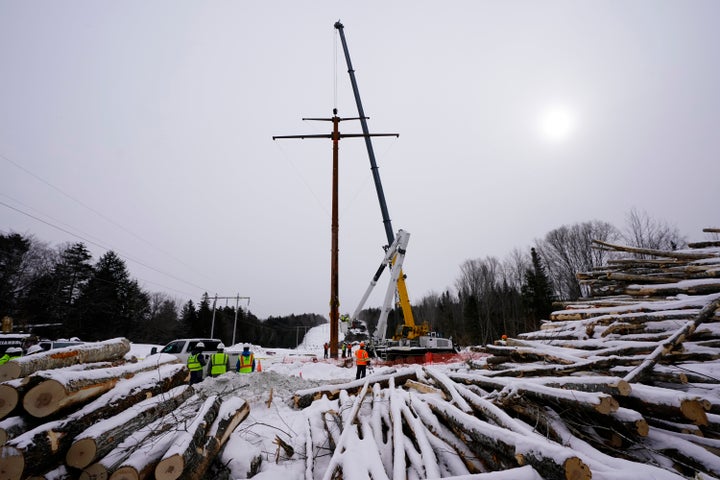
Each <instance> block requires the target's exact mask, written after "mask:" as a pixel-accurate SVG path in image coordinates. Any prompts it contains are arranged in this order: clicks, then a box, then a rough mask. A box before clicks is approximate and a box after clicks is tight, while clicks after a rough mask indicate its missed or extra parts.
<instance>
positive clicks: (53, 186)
mask: <svg viewBox="0 0 720 480" xmlns="http://www.w3.org/2000/svg"><path fill="white" fill-rule="evenodd" d="M0 158H2V159H3V160H5V161H7V162H9V163H11V164H12V165H14V166H15V167H16V168H18V169H20V170H22V171H23V172H25V173H26V174H28V175H30V176H31V177H33V178H34V179H36V180H37V181H39V182H42V183H44V184H45V185H47V186H48V187H50V188H52V189H53V190H55V191H57V192H58V193H60V194H61V195H63V196H64V197H66V198H68V199H70V200H72V201H73V202H75V203H77V204H78V205H80V206H81V207H83V208H85V209H87V210H89V211H91V212H93V213H94V214H95V215H97V216H99V217H100V218H102V219H103V220H105V221H106V222H108V223H110V224H111V225H114V226H115V227H117V228H119V229H120V230H122V231H124V232H126V233H128V234H130V235H132V236H133V237H135V238H137V239H138V240H140V241H141V242H143V243H145V244H147V245H149V246H150V247H152V248H154V249H156V250H157V251H159V252H161V253H164V254H165V255H167V256H168V257H170V258H172V259H173V260H175V261H176V262H178V263H180V264H182V265H184V266H186V267H188V268H190V269H191V270H193V271H195V272H196V273H200V274H202V272H198V270H197V269H196V268H194V267H193V266H192V265H189V264H187V263H185V262H184V261H182V260H181V259H179V258H177V257H175V256H174V255H172V254H171V253H169V252H167V251H165V250H163V249H162V248H160V247H158V246H157V245H154V244H153V243H152V242H150V241H149V240H146V239H145V238H143V237H141V236H140V235H138V234H136V233H135V232H133V231H132V230H130V229H129V228H126V227H125V226H123V225H121V224H119V223H117V222H116V221H115V220H113V219H112V218H110V217H108V216H107V215H104V214H103V213H102V212H100V211H98V210H96V209H94V208H93V207H91V206H89V205H87V204H85V203H84V202H82V201H81V200H79V199H77V198H75V197H73V196H72V195H70V194H69V193H66V192H65V191H64V190H62V189H61V188H60V187H57V186H56V185H54V184H52V183H50V182H49V181H47V180H45V179H44V178H42V177H40V176H39V175H37V174H35V173H33V172H31V171H30V170H28V169H27V168H25V167H23V166H22V165H20V164H19V163H17V162H15V161H14V160H12V159H11V158H8V157H7V156H6V155H4V154H2V153H0ZM206 278H207V277H206Z"/></svg>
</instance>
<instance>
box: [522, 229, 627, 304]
mask: <svg viewBox="0 0 720 480" xmlns="http://www.w3.org/2000/svg"><path fill="white" fill-rule="evenodd" d="M619 238H620V232H619V231H618V230H617V229H616V228H615V227H614V226H613V225H611V224H609V223H607V222H601V221H597V220H594V221H591V222H584V223H576V224H574V225H571V226H569V227H568V226H562V227H560V228H557V229H555V230H552V231H550V232H549V233H548V234H547V235H545V238H544V239H543V240H537V241H536V245H537V249H538V251H539V252H540V254H541V256H542V257H543V259H544V260H545V262H546V266H547V270H548V275H549V276H550V279H551V280H552V283H553V287H554V289H555V295H556V297H557V298H558V299H561V300H576V299H578V298H580V297H581V296H582V293H583V292H582V289H581V287H580V283H579V282H578V280H577V278H576V276H575V275H576V274H577V273H578V272H586V271H590V270H592V269H593V268H594V267H597V266H600V265H603V264H604V263H605V262H606V261H607V259H608V258H609V256H610V253H609V252H606V251H604V250H600V249H596V248H592V247H593V243H592V241H593V240H601V241H605V242H610V243H612V242H615V241H617V240H618V239H619Z"/></svg>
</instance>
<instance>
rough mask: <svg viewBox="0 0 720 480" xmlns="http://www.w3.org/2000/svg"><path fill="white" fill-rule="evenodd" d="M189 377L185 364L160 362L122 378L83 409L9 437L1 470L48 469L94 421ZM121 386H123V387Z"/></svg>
mask: <svg viewBox="0 0 720 480" xmlns="http://www.w3.org/2000/svg"><path fill="white" fill-rule="evenodd" d="M186 378H187V368H186V367H185V366H184V365H179V364H174V365H173V364H169V365H161V366H160V367H159V368H158V370H157V371H150V372H142V373H140V374H138V375H136V376H135V377H133V378H130V379H126V380H123V381H122V382H121V383H120V384H119V385H118V388H117V389H116V390H115V391H110V392H108V393H106V394H104V395H102V396H100V397H99V398H97V399H96V400H95V401H93V402H91V403H90V404H88V405H86V406H85V407H83V408H82V409H81V410H79V411H77V412H75V413H73V414H71V415H69V416H68V417H65V418H63V419H61V420H56V421H52V422H48V423H45V424H42V425H40V426H38V427H36V428H35V429H33V430H30V431H28V432H25V433H24V434H22V435H19V436H18V437H16V438H14V439H12V440H10V441H9V442H8V443H7V444H6V445H4V446H3V447H1V448H0V471H3V472H6V473H7V477H4V478H8V479H20V478H24V477H25V476H28V475H32V474H36V473H40V472H43V471H46V470H48V469H49V468H51V467H52V466H53V465H56V464H58V463H61V462H62V459H63V458H64V456H65V454H66V453H67V450H68V449H69V448H70V446H71V445H72V440H73V438H74V437H75V436H76V435H77V434H79V433H80V432H82V431H83V430H85V429H86V428H88V427H90V426H91V425H93V424H94V423H96V422H98V421H100V420H102V419H103V418H108V417H110V416H113V415H117V414H118V413H120V412H122V411H124V410H126V409H127V408H129V407H130V406H131V405H134V404H136V403H138V402H140V401H142V400H144V399H146V398H148V397H149V396H152V395H157V394H160V393H163V392H166V391H167V390H169V389H170V388H173V387H176V386H178V385H180V384H181V383H183V382H184V381H185V379H186ZM121 386H122V388H120V387H121Z"/></svg>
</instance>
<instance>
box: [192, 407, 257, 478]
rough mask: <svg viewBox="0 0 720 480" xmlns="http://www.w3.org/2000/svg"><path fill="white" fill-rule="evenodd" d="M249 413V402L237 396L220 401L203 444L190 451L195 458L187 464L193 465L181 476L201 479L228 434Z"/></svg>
mask: <svg viewBox="0 0 720 480" xmlns="http://www.w3.org/2000/svg"><path fill="white" fill-rule="evenodd" d="M249 414H250V404H248V403H247V402H246V401H245V400H242V399H241V398H239V397H232V398H230V399H228V400H226V401H224V402H223V403H222V405H221V406H220V409H219V412H218V415H217V418H216V419H215V421H214V422H213V424H212V426H211V427H210V430H209V432H208V435H207V437H206V439H205V445H204V446H203V448H202V449H198V450H193V451H191V452H190V453H191V454H192V455H193V456H194V457H199V458H197V459H192V460H191V461H189V462H188V463H189V464H192V465H195V467H193V468H192V469H187V468H186V469H185V470H184V471H183V474H182V476H181V478H183V479H184V480H202V479H203V478H205V473H206V472H207V469H208V468H209V467H210V464H211V463H212V461H213V460H214V459H215V457H216V456H217V454H218V452H220V450H221V449H222V447H223V446H224V445H225V443H226V442H227V440H228V438H229V437H230V434H232V432H233V431H234V430H235V428H237V426H238V425H240V423H242V421H243V420H245V419H246V418H247V416H248V415H249Z"/></svg>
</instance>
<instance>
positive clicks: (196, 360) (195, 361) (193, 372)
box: [187, 342, 205, 385]
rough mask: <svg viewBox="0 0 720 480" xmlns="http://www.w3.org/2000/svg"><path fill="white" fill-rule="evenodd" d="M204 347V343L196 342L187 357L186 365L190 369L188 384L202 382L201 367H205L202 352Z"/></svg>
mask: <svg viewBox="0 0 720 480" xmlns="http://www.w3.org/2000/svg"><path fill="white" fill-rule="evenodd" d="M204 348H205V344H204V343H203V342H198V343H197V344H196V345H195V346H194V347H193V349H192V353H191V354H190V356H189V357H188V359H187V367H188V370H190V385H192V384H193V383H198V382H202V379H203V369H204V368H205V357H204V356H203V354H202V351H203V349H204Z"/></svg>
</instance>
